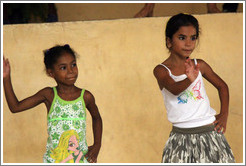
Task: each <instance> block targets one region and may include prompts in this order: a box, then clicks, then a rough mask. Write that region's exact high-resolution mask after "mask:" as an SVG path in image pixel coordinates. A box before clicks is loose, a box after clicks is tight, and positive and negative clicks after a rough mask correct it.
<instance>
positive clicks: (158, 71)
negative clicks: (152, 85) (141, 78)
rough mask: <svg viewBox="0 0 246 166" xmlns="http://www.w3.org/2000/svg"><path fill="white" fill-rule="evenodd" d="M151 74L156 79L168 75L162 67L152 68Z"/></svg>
mask: <svg viewBox="0 0 246 166" xmlns="http://www.w3.org/2000/svg"><path fill="white" fill-rule="evenodd" d="M153 73H154V76H155V77H156V78H157V79H158V78H160V79H161V78H165V77H166V76H167V75H169V73H168V70H167V69H166V68H165V67H164V66H162V65H157V66H156V67H155V68H154V70H153Z"/></svg>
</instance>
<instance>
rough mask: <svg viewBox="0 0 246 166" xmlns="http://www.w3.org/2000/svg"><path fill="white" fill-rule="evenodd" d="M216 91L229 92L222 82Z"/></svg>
mask: <svg viewBox="0 0 246 166" xmlns="http://www.w3.org/2000/svg"><path fill="white" fill-rule="evenodd" d="M218 90H219V91H222V92H229V87H228V85H227V84H226V83H225V82H223V84H221V85H219V87H218Z"/></svg>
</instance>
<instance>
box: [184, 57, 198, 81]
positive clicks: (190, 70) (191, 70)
mask: <svg viewBox="0 0 246 166" xmlns="http://www.w3.org/2000/svg"><path fill="white" fill-rule="evenodd" d="M199 68H200V66H199V64H197V65H194V64H193V63H192V62H191V59H190V58H188V59H186V61H185V69H186V70H185V74H186V75H187V77H188V79H189V80H190V81H191V82H193V81H195V79H196V78H197V76H198V73H199Z"/></svg>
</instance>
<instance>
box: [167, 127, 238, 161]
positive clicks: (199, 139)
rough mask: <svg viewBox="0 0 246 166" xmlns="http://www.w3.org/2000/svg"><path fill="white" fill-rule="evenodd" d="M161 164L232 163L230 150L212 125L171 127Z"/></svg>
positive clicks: (224, 139)
mask: <svg viewBox="0 0 246 166" xmlns="http://www.w3.org/2000/svg"><path fill="white" fill-rule="evenodd" d="M162 162H163V163H234V162H235V159H234V156H233V153H232V150H231V148H230V146H229V144H228V142H227V141H226V138H225V136H224V135H223V134H222V133H218V132H217V131H214V125H207V126H202V127H196V128H177V127H174V126H173V129H172V131H171V133H170V137H169V139H168V141H167V143H166V145H165V148H164V151H163V155H162Z"/></svg>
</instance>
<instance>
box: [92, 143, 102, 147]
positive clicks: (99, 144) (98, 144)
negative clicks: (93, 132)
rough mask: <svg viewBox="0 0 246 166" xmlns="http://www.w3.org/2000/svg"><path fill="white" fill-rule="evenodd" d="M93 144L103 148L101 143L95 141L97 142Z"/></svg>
mask: <svg viewBox="0 0 246 166" xmlns="http://www.w3.org/2000/svg"><path fill="white" fill-rule="evenodd" d="M93 146H95V147H98V148H101V143H97V142H95V143H94V144H93Z"/></svg>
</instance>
